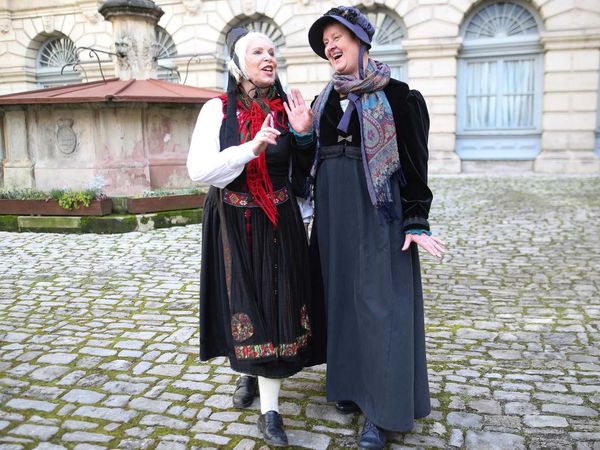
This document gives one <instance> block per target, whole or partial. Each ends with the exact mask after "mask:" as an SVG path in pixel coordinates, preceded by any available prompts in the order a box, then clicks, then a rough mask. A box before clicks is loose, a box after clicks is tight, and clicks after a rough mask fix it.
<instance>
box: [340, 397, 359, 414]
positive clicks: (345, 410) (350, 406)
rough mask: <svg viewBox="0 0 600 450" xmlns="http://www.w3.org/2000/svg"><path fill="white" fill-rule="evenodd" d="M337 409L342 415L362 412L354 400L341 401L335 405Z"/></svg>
mask: <svg viewBox="0 0 600 450" xmlns="http://www.w3.org/2000/svg"><path fill="white" fill-rule="evenodd" d="M335 409H337V410H338V411H339V412H341V413H342V414H352V413H355V412H358V411H360V408H359V407H358V405H357V404H356V403H354V402H353V401H352V400H340V401H339V402H337V403H336V404H335Z"/></svg>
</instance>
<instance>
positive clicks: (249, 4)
mask: <svg viewBox="0 0 600 450" xmlns="http://www.w3.org/2000/svg"><path fill="white" fill-rule="evenodd" d="M242 12H243V13H244V15H246V16H252V15H254V14H256V0H242Z"/></svg>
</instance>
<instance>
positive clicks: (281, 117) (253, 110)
mask: <svg viewBox="0 0 600 450" xmlns="http://www.w3.org/2000/svg"><path fill="white" fill-rule="evenodd" d="M262 101H264V102H265V104H266V105H267V106H268V107H269V110H270V111H271V114H272V116H273V122H274V126H275V128H279V129H283V130H287V129H288V127H287V123H286V122H287V121H286V116H285V108H284V106H283V102H282V100H281V98H275V99H267V98H263V99H262ZM224 103H225V101H224ZM224 108H225V106H224ZM224 110H225V109H224ZM266 117H267V115H266V113H265V112H264V111H263V109H262V108H261V107H260V105H259V104H258V103H257V102H256V101H254V102H252V105H251V106H250V109H247V108H244V107H243V105H242V102H241V101H238V121H239V123H240V141H241V142H242V143H244V142H247V141H249V140H250V139H254V136H256V133H258V132H259V131H260V129H261V127H262V124H263V122H264V120H265V118H266ZM248 125H249V126H248ZM246 181H247V184H248V190H249V191H250V193H251V194H252V197H254V201H255V202H256V203H258V205H259V206H260V209H262V210H263V212H264V213H265V214H266V216H267V218H268V219H269V221H270V222H271V223H272V224H273V226H274V227H277V222H278V219H279V212H278V211H277V205H276V204H275V196H274V194H273V183H272V182H271V177H270V176H269V172H268V170H267V157H266V154H265V152H263V153H261V154H260V156H259V157H258V158H255V159H253V160H252V161H250V162H249V163H248V167H247V171H246Z"/></svg>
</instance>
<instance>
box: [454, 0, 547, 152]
mask: <svg viewBox="0 0 600 450" xmlns="http://www.w3.org/2000/svg"><path fill="white" fill-rule="evenodd" d="M539 29H540V25H539V24H538V21H537V20H536V18H535V16H534V15H533V14H532V13H531V12H530V11H529V10H528V9H527V8H526V7H525V6H524V5H521V4H520V3H518V2H494V3H490V2H487V3H484V4H483V5H482V6H481V7H480V8H479V9H478V10H476V11H475V12H474V13H473V14H472V15H471V16H470V18H468V20H467V21H466V22H465V25H464V27H463V35H464V45H463V49H462V51H461V54H460V60H459V65H458V111H457V153H458V154H459V156H460V157H461V158H462V159H516V160H526V159H534V158H535V157H536V155H537V154H538V153H539V151H540V137H541V103H542V93H543V89H542V87H543V78H542V77H543V66H542V48H541V44H540V42H539Z"/></svg>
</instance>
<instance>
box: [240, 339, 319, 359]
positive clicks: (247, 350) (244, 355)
mask: <svg viewBox="0 0 600 450" xmlns="http://www.w3.org/2000/svg"><path fill="white" fill-rule="evenodd" d="M309 336H310V333H306V334H303V335H302V336H298V337H297V338H296V342H291V343H289V344H279V345H278V346H277V347H275V346H274V345H273V343H272V342H267V343H266V344H258V345H236V346H234V351H235V357H236V358H237V359H259V358H267V357H269V356H295V355H297V354H298V352H299V351H300V350H302V349H303V348H305V347H306V346H307V345H308V337H309Z"/></svg>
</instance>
